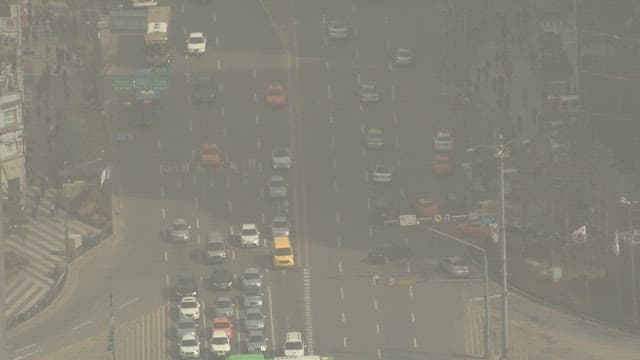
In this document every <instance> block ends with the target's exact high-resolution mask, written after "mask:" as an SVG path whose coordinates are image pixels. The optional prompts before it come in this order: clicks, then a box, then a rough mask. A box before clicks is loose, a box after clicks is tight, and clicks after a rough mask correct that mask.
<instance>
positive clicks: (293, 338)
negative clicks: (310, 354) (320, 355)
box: [284, 332, 306, 357]
mask: <svg viewBox="0 0 640 360" xmlns="http://www.w3.org/2000/svg"><path fill="white" fill-rule="evenodd" d="M305 348H306V345H305V344H304V340H302V333H299V332H288V333H287V334H286V335H285V337H284V356H290V357H299V356H304V351H305Z"/></svg>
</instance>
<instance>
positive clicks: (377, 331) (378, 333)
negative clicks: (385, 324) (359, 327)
mask: <svg viewBox="0 0 640 360" xmlns="http://www.w3.org/2000/svg"><path fill="white" fill-rule="evenodd" d="M376 334H377V335H380V323H376Z"/></svg>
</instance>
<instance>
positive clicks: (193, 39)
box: [189, 36, 204, 44]
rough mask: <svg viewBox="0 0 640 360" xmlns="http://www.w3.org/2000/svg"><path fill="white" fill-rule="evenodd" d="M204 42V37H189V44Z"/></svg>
mask: <svg viewBox="0 0 640 360" xmlns="http://www.w3.org/2000/svg"><path fill="white" fill-rule="evenodd" d="M203 43H204V38H203V37H199V36H198V37H191V38H189V44H203Z"/></svg>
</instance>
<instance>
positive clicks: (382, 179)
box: [372, 165, 392, 184]
mask: <svg viewBox="0 0 640 360" xmlns="http://www.w3.org/2000/svg"><path fill="white" fill-rule="evenodd" d="M391 177H392V172H391V168H389V167H387V166H384V165H376V167H375V168H374V169H373V176H372V180H373V182H374V183H376V184H388V183H390V182H391Z"/></svg>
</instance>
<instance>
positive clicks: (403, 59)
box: [393, 48, 414, 66]
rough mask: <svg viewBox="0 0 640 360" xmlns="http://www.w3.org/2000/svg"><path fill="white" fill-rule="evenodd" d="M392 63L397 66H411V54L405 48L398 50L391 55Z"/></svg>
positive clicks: (412, 61)
mask: <svg viewBox="0 0 640 360" xmlns="http://www.w3.org/2000/svg"><path fill="white" fill-rule="evenodd" d="M393 62H394V63H395V64H396V65H398V66H411V65H413V63H414V60H413V52H412V51H411V50H409V49H407V48H398V49H396V51H395V53H394V54H393Z"/></svg>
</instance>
